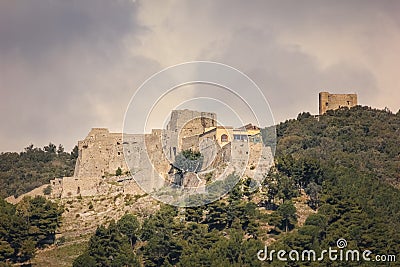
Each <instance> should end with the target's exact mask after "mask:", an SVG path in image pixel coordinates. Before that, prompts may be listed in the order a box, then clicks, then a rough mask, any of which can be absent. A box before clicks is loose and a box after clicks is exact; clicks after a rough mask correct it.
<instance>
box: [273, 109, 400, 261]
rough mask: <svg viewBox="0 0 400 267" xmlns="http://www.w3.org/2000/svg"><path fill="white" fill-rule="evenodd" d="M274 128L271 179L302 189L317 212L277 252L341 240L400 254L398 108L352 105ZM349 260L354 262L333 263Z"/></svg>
mask: <svg viewBox="0 0 400 267" xmlns="http://www.w3.org/2000/svg"><path fill="white" fill-rule="evenodd" d="M277 133H278V140H279V142H278V148H277V157H276V169H277V170H276V171H275V173H273V174H271V175H269V177H270V178H271V177H273V176H279V179H281V180H283V181H285V183H287V182H288V181H289V184H290V186H287V187H288V188H298V189H300V190H305V191H306V192H307V193H308V194H309V196H310V206H311V207H313V208H318V213H317V214H316V215H312V216H310V217H309V218H308V219H307V221H306V224H305V226H303V227H302V228H300V229H299V230H298V231H297V232H293V233H291V234H289V235H286V236H284V237H283V238H282V239H281V240H280V242H277V243H276V244H275V249H276V248H285V249H286V250H287V251H289V250H290V249H296V248H297V249H314V250H316V251H321V250H322V249H326V248H328V247H329V246H332V247H336V243H335V242H336V240H338V239H339V238H345V239H346V240H348V243H349V244H348V248H349V249H358V250H360V251H363V250H366V249H368V250H371V251H372V252H373V254H374V255H377V254H383V255H397V257H399V256H398V255H399V253H400V232H399V231H398V229H400V191H399V189H398V188H399V185H400V183H399V182H400V112H399V113H397V114H392V113H390V112H388V111H381V110H376V109H371V108H368V107H355V108H352V109H350V110H349V109H340V110H336V111H328V112H327V114H326V115H324V116H321V117H320V118H319V120H316V118H314V117H312V116H311V115H310V114H308V113H303V114H300V115H299V116H298V118H297V120H290V121H286V122H285V123H281V124H280V125H279V126H278V127H277ZM272 187H273V186H272ZM269 188H271V187H269ZM288 191H290V190H288ZM291 192H293V191H291ZM287 198H288V199H290V198H291V197H290V196H289V197H287ZM273 263H274V264H273V265H277V266H280V265H283V264H282V263H281V262H276V261H275V262H273ZM303 264H304V265H305V266H308V265H310V266H313V265H312V264H306V263H303ZM335 264H336V265H335ZM374 264H375V263H371V266H375V265H374ZM317 265H318V264H317ZM317 265H315V266H317ZM351 265H359V263H349V262H345V263H338V262H337V263H334V264H333V265H332V266H351ZM363 266H369V265H368V264H367V263H366V262H364V263H363ZM393 266H394V265H393Z"/></svg>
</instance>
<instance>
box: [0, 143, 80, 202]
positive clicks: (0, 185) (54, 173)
mask: <svg viewBox="0 0 400 267" xmlns="http://www.w3.org/2000/svg"><path fill="white" fill-rule="evenodd" d="M77 157H78V151H77V147H75V148H74V150H73V151H72V152H71V153H67V152H65V151H64V148H63V147H62V145H59V146H58V148H57V147H56V146H55V145H54V144H52V143H50V144H49V145H48V146H45V147H44V148H43V149H42V148H38V147H34V146H33V145H30V146H28V147H26V148H25V151H23V152H20V153H16V152H5V153H1V154H0V197H1V198H5V197H8V196H10V195H14V196H15V197H17V196H19V195H21V194H24V193H26V192H29V191H30V190H32V189H34V188H36V187H39V186H41V185H43V184H46V183H48V182H49V180H50V179H54V178H55V177H63V176H71V175H72V174H73V172H74V167H75V161H76V158H77Z"/></svg>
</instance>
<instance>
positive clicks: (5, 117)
mask: <svg viewBox="0 0 400 267" xmlns="http://www.w3.org/2000/svg"><path fill="white" fill-rule="evenodd" d="M399 14H400V1H396V0H393V1H384V0H379V1H376V0H370V1H368V0H359V1H356V0H352V1H348V0H343V1H327V0H326V1H322V0H318V1H317V0H315V1H299V0H293V1H282V0H280V1H265V0H262V1H232V0H212V1H183V0H182V1H174V0H172V1H166V0H159V1H149V0H146V1H128V0H126V1H124V0H114V1H110V0H93V1H89V0H85V1H73V0H69V1H64V0H59V1H53V0H25V1H24V0H2V1H0V92H1V94H0V124H1V125H2V127H1V131H0V151H20V150H22V149H23V148H24V147H26V146H27V145H29V144H30V143H33V144H34V145H36V146H43V145H45V144H47V143H48V142H49V141H52V142H53V143H56V144H59V143H62V144H64V146H65V147H66V149H67V150H70V149H72V147H73V146H74V145H75V144H76V143H77V140H81V139H83V138H84V137H85V136H86V134H87V133H88V131H89V130H90V128H92V127H107V128H110V130H111V131H121V130H122V122H123V117H124V113H125V110H126V108H127V105H128V103H129V99H130V98H131V96H132V95H133V93H134V92H135V91H136V90H137V88H138V87H139V86H140V85H141V84H142V83H143V82H144V81H145V80H146V79H147V78H148V77H149V76H151V75H152V74H154V73H156V72H158V71H160V70H162V69H163V68H165V67H168V66H171V65H174V64H178V63H182V62H186V61H193V60H210V61H217V62H221V63H224V64H228V65H231V66H233V67H235V68H237V69H239V70H241V71H243V72H244V73H245V74H247V75H248V76H249V77H250V78H252V79H253V80H254V81H255V82H256V83H257V84H258V85H259V87H260V88H261V89H262V91H263V93H264V94H265V96H266V98H267V99H268V101H269V103H270V106H271V109H272V112H273V115H274V117H275V120H276V121H277V122H279V121H283V120H285V119H287V118H294V117H296V116H297V114H298V113H299V112H302V111H309V112H311V113H314V114H316V113H317V112H318V92H319V91H329V92H337V93H347V92H348V93H352V92H356V93H358V96H359V102H360V104H362V105H368V106H373V107H377V108H384V107H388V108H390V109H391V110H392V111H394V112H397V111H398V110H399V108H400V103H399V99H400V97H399V96H400V93H399V89H400V77H399V76H400V75H399V74H400V71H399V70H400V16H399ZM143 101H146V100H145V99H144V100H143Z"/></svg>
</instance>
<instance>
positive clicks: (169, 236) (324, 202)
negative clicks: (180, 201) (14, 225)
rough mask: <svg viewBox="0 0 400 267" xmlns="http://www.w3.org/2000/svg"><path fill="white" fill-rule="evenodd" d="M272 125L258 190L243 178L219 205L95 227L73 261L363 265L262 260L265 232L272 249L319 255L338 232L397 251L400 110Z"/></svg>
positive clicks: (351, 243) (355, 242)
mask: <svg viewBox="0 0 400 267" xmlns="http://www.w3.org/2000/svg"><path fill="white" fill-rule="evenodd" d="M276 130H277V135H278V145H277V151H276V152H277V153H276V159H275V160H276V164H275V167H274V168H272V169H271V171H270V173H269V174H268V175H266V179H265V182H264V183H263V185H262V187H261V188H260V190H259V191H255V192H253V191H249V190H248V189H249V188H250V185H251V180H250V179H244V180H241V181H240V182H239V183H238V184H237V185H236V186H235V187H234V188H233V190H232V191H231V192H230V193H229V194H227V195H226V196H225V197H223V198H222V199H220V200H219V201H217V202H214V203H211V204H208V205H205V206H200V207H192V208H185V209H177V208H174V207H171V206H162V208H161V210H160V211H159V212H157V213H156V214H155V215H152V216H149V217H148V218H146V219H144V221H143V222H142V223H137V222H138V220H137V219H136V218H135V219H132V221H134V223H132V225H134V227H132V229H133V230H132V231H125V232H124V231H123V230H121V228H120V227H119V226H118V225H120V224H121V223H120V222H117V223H111V224H110V226H109V227H108V228H106V227H104V226H101V227H99V229H98V230H97V231H96V233H95V235H94V236H93V237H92V239H91V241H90V246H89V249H88V251H87V252H85V253H84V254H83V255H82V256H81V257H79V258H78V259H77V260H76V261H75V263H74V265H75V266H84V263H85V262H86V263H87V262H89V263H90V264H92V265H93V266H109V265H112V264H113V263H112V261H110V259H115V258H118V259H120V260H121V259H124V261H123V263H124V264H125V265H127V266H137V264H138V262H140V264H141V265H144V266H264V265H272V266H320V265H321V264H322V265H330V266H352V265H354V266H358V265H360V264H361V265H362V266H369V265H368V262H361V263H360V262H340V261H339V262H330V263H328V262H327V260H329V259H328V258H325V262H323V263H322V262H308V261H305V262H280V261H277V260H276V259H275V260H274V261H268V260H267V261H259V260H258V259H257V257H256V254H257V251H259V250H260V249H263V248H264V244H265V242H266V240H267V239H270V238H274V239H276V240H277V241H276V242H274V243H273V244H272V245H271V249H285V250H286V251H289V250H291V249H298V250H300V251H301V250H304V249H314V250H316V251H317V252H319V251H321V250H322V249H327V248H328V247H329V246H331V247H336V241H337V240H338V239H339V238H345V239H346V240H347V241H348V248H349V249H359V250H360V251H362V250H365V249H368V250H371V251H372V252H373V255H376V254H385V255H392V254H393V255H397V256H398V254H399V253H400V232H399V231H398V229H400V192H399V189H398V187H399V178H400V176H399V175H400V113H397V114H392V113H390V112H388V111H381V110H375V109H371V108H367V107H355V108H352V109H350V110H349V109H341V110H337V111H328V112H327V114H325V115H323V116H320V117H319V118H315V117H314V116H311V115H310V114H309V113H302V114H300V115H299V116H298V118H297V119H296V120H289V121H286V122H284V123H281V124H279V125H277V127H276ZM264 132H265V131H264ZM304 194H307V195H308V205H309V206H310V207H311V208H312V209H314V210H316V211H317V213H316V214H313V215H310V216H309V217H308V218H307V220H306V222H305V224H304V226H302V227H299V226H298V225H297V216H296V208H295V206H294V204H293V203H294V202H296V201H299V198H298V197H299V196H301V195H304ZM129 216H132V215H129ZM124 220H126V219H124ZM125 229H128V228H125ZM112 236H115V237H116V238H113V239H112V240H114V241H115V240H118V242H119V243H120V244H118V245H116V244H114V245H113V246H112V247H114V248H115V247H121V248H124V249H120V250H119V251H120V254H122V255H120V254H113V253H114V252H112V251H113V250H112V249H110V245H109V244H110V243H109V242H108V241H107V242H99V241H96V240H101V239H104V240H111V239H110V238H111V237H112ZM99 244H101V245H99ZM127 246H131V247H132V249H131V250H127V249H126V247H127ZM370 264H371V266H375V265H374V264H376V263H374V262H370ZM392 264H393V266H395V263H392ZM86 266H89V265H86ZM387 266H391V265H390V263H388V264H387Z"/></svg>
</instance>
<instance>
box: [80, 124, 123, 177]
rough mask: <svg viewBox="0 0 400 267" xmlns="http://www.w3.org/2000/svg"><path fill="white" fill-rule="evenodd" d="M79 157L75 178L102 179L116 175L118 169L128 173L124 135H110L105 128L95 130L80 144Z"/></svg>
mask: <svg viewBox="0 0 400 267" xmlns="http://www.w3.org/2000/svg"><path fill="white" fill-rule="evenodd" d="M78 150H79V156H78V159H77V163H76V166H75V172H74V176H75V177H102V176H104V175H107V174H115V171H116V170H117V169H118V168H121V169H122V171H123V172H126V171H128V168H127V166H126V164H125V159H124V155H123V144H122V134H117V133H112V134H111V133H110V132H109V131H108V129H105V128H93V129H92V130H91V131H90V132H89V134H88V135H87V137H86V138H85V139H84V140H82V141H79V142H78Z"/></svg>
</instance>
